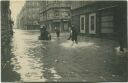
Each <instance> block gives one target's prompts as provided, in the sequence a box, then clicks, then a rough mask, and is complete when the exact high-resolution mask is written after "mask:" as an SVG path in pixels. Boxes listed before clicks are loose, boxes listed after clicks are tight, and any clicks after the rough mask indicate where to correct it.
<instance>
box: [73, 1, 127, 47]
mask: <svg viewBox="0 0 128 83" xmlns="http://www.w3.org/2000/svg"><path fill="white" fill-rule="evenodd" d="M71 18H72V21H71V22H72V24H74V25H75V26H76V27H77V28H78V29H79V32H80V34H83V35H89V36H97V37H107V38H111V39H116V40H117V41H119V43H120V45H122V46H123V47H124V48H126V47H127V46H128V45H127V42H128V41H127V38H128V36H127V2H126V1H73V2H72V4H71Z"/></svg>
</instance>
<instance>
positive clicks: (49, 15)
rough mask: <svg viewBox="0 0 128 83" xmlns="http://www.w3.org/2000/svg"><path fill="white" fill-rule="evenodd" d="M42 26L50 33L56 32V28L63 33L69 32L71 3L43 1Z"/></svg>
mask: <svg viewBox="0 0 128 83" xmlns="http://www.w3.org/2000/svg"><path fill="white" fill-rule="evenodd" d="M40 24H41V25H46V26H47V28H48V29H49V31H54V29H55V27H56V28H58V29H59V30H60V31H61V32H63V31H68V28H69V26H70V3H68V1H42V2H41V3H40Z"/></svg>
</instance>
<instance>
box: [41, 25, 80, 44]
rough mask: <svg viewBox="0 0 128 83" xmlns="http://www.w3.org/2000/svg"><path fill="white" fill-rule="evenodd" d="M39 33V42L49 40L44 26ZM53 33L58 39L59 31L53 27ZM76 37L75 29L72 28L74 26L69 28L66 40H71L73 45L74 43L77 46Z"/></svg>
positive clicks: (49, 36) (49, 37) (49, 35)
mask: <svg viewBox="0 0 128 83" xmlns="http://www.w3.org/2000/svg"><path fill="white" fill-rule="evenodd" d="M40 31H41V35H40V37H39V39H40V40H51V34H50V33H49V32H48V31H47V27H46V26H41V29H40ZM55 32H56V35H57V38H59V36H60V30H59V29H58V28H56V27H55ZM77 35H78V30H77V28H76V27H74V25H72V26H71V28H70V36H69V38H68V39H67V40H72V41H73V43H74V42H75V43H76V44H78V41H77Z"/></svg>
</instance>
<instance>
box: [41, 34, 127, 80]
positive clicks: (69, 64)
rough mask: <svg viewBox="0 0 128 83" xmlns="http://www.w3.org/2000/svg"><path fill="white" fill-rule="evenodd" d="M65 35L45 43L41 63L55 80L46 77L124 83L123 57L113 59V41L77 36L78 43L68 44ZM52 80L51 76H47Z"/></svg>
mask: <svg viewBox="0 0 128 83" xmlns="http://www.w3.org/2000/svg"><path fill="white" fill-rule="evenodd" d="M67 37H68V36H63V37H61V38H60V39H57V38H55V39H53V40H54V41H52V42H50V43H49V44H48V52H47V55H46V56H44V58H43V60H42V61H43V62H44V66H45V67H46V68H54V69H55V70H56V71H57V73H58V75H59V77H58V78H57V77H55V78H50V76H48V75H46V76H45V77H46V78H47V79H49V80H57V81H63V82H69V81H71V82H76V81H78V82H82V81H89V82H91V81H95V82H96V81H100V82H101V81H110V82H111V81H127V78H126V75H127V68H126V67H127V57H126V56H123V57H122V56H116V54H115V47H117V46H118V43H117V42H115V41H113V40H107V39H100V38H91V37H79V38H78V44H74V45H72V41H70V40H67V39H66V38H67ZM51 77H52V76H51Z"/></svg>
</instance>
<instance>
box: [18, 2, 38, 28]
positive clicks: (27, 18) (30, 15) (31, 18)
mask: <svg viewBox="0 0 128 83" xmlns="http://www.w3.org/2000/svg"><path fill="white" fill-rule="evenodd" d="M17 28H20V29H25V30H31V29H32V30H33V29H39V1H26V3H25V5H24V7H23V8H22V10H21V12H20V13H19V15H18V18H17Z"/></svg>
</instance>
